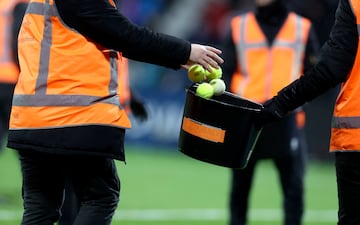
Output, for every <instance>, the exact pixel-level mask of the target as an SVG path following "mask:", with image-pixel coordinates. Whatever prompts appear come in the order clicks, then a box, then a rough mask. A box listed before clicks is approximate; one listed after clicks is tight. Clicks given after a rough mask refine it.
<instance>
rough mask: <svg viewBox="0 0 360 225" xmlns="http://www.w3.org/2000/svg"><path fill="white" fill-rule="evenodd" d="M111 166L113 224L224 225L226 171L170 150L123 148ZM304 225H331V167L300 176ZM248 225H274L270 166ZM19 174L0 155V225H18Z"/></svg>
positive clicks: (276, 214)
mask: <svg viewBox="0 0 360 225" xmlns="http://www.w3.org/2000/svg"><path fill="white" fill-rule="evenodd" d="M126 158H127V159H126V161H127V164H126V165H125V164H124V163H123V162H117V168H118V172H119V176H120V180H121V188H122V189H121V200H120V204H119V208H118V210H117V212H116V214H115V216H114V221H113V223H112V224H113V225H120V224H123V225H188V224H191V225H227V219H228V212H227V202H228V192H229V178H230V176H229V175H230V173H229V170H228V169H226V168H223V167H218V166H214V165H210V164H207V163H203V162H200V161H197V160H195V159H192V158H189V157H187V156H185V155H183V154H182V153H180V152H178V151H177V150H176V149H170V150H169V149H168V150H164V149H159V150H158V149H155V148H153V149H150V148H144V147H135V146H129V147H128V148H127V153H126ZM306 174H307V175H306V187H305V194H306V196H305V198H306V209H305V216H304V225H330V224H336V215H337V211H336V209H337V194H336V181H335V170H334V166H333V165H332V163H330V162H329V163H316V162H312V161H310V162H309V163H308V167H307V173H306ZM250 200H251V201H250V215H249V217H250V218H249V220H250V222H249V224H248V225H279V224H281V221H282V210H281V193H280V186H279V183H278V177H277V174H276V171H275V169H274V167H273V164H272V163H271V161H262V162H261V163H260V164H259V166H258V169H257V172H256V177H255V180H254V184H253V190H252V193H251V196H250ZM21 213H22V201H21V174H20V168H19V162H18V159H17V155H16V152H15V151H12V150H9V149H5V150H4V151H2V152H1V153H0V224H2V225H18V224H19V223H20V218H21Z"/></svg>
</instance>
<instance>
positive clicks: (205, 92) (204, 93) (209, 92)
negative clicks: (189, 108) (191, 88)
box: [196, 82, 214, 98]
mask: <svg viewBox="0 0 360 225" xmlns="http://www.w3.org/2000/svg"><path fill="white" fill-rule="evenodd" d="M196 94H197V95H198V96H200V97H202V98H211V97H212V96H213V95H214V88H213V86H211V85H210V84H209V83H206V82H204V83H201V84H199V86H198V87H197V88H196Z"/></svg>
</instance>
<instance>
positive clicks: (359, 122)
mask: <svg viewBox="0 0 360 225" xmlns="http://www.w3.org/2000/svg"><path fill="white" fill-rule="evenodd" d="M331 127H332V128H337V129H358V128H360V117H359V116H353V117H336V116H334V117H333V118H332V123H331Z"/></svg>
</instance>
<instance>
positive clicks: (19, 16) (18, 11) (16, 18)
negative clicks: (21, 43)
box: [11, 3, 28, 65]
mask: <svg viewBox="0 0 360 225" xmlns="http://www.w3.org/2000/svg"><path fill="white" fill-rule="evenodd" d="M27 5H28V4H27V3H19V4H17V5H16V6H15V7H14V10H13V25H12V40H11V48H12V51H13V54H12V55H13V57H14V58H13V60H14V62H16V64H17V65H19V58H18V41H17V39H18V34H19V30H20V26H21V23H22V20H23V18H24V15H25V11H26V8H27Z"/></svg>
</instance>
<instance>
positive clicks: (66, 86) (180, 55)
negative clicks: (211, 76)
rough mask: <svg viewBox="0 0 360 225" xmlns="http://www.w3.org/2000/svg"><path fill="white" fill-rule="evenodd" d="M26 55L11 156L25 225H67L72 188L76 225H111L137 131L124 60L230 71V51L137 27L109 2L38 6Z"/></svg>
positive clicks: (23, 31) (23, 40) (31, 8)
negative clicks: (125, 101) (128, 143)
mask: <svg viewBox="0 0 360 225" xmlns="http://www.w3.org/2000/svg"><path fill="white" fill-rule="evenodd" d="M18 49H19V50H18V56H19V64H20V71H21V72H20V75H19V79H18V81H17V84H16V86H15V90H14V96H13V101H12V108H11V115H10V128H9V138H8V144H7V146H8V147H9V148H12V149H15V150H17V152H18V153H19V159H20V165H21V171H22V179H23V182H22V185H23V186H22V191H23V192H22V197H23V205H24V213H23V217H22V222H21V224H22V225H29V224H36V225H49V224H54V223H55V222H56V221H58V219H59V217H60V208H61V204H62V202H63V191H64V186H65V182H66V181H67V180H69V181H70V183H71V185H72V187H73V188H74V190H75V193H76V195H77V197H78V198H79V199H80V209H79V212H78V214H77V217H76V220H75V224H79V225H86V224H102V225H106V224H111V221H112V217H113V215H114V213H115V210H116V209H117V206H118V202H119V196H120V180H119V178H118V174H117V170H116V166H115V160H120V161H125V152H124V151H125V150H124V138H125V131H126V129H129V128H130V127H131V123H130V120H129V118H128V116H127V114H126V112H125V110H124V108H123V106H122V105H121V104H120V100H119V95H118V87H119V82H121V81H120V80H119V78H118V61H117V60H119V59H121V57H122V56H124V57H127V58H129V59H132V60H137V61H141V62H146V63H152V64H156V65H159V66H164V67H168V68H172V69H180V68H185V69H187V68H189V67H190V66H191V65H193V64H194V63H199V64H201V65H202V66H204V68H206V69H207V70H210V71H211V67H215V68H218V67H219V64H221V63H223V59H222V58H221V57H220V54H221V50H219V49H217V48H214V47H211V46H206V45H200V44H194V43H190V42H188V41H186V40H183V39H180V38H176V37H173V36H169V35H165V34H161V33H157V32H154V31H151V30H149V29H148V28H145V27H140V26H137V25H135V24H133V23H132V22H130V21H129V20H128V19H127V18H126V17H125V16H124V15H122V14H121V13H119V12H118V10H117V9H116V7H115V4H114V2H112V1H110V2H109V1H107V0H106V1H99V0H76V1H74V0H55V1H54V0H31V1H30V2H29V5H28V7H27V10H26V13H25V16H24V19H23V22H22V25H21V28H20V32H19V37H18ZM120 53H121V54H120ZM121 91H122V90H121Z"/></svg>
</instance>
